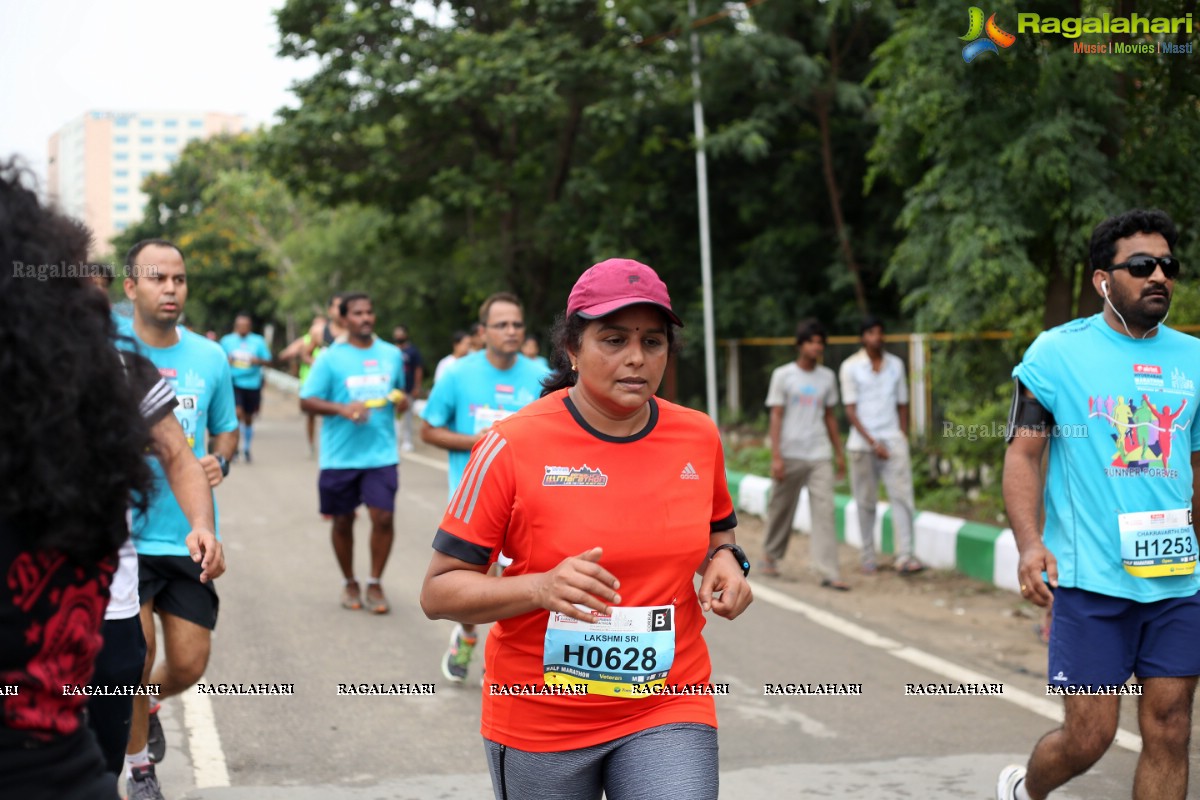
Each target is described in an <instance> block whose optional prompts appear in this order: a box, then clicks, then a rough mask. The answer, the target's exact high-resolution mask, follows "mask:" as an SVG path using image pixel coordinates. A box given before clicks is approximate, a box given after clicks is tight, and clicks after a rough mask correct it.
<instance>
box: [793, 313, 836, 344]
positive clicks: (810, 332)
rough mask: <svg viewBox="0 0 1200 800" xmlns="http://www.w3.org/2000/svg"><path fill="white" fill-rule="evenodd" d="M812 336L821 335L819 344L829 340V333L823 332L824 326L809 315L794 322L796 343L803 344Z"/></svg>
mask: <svg viewBox="0 0 1200 800" xmlns="http://www.w3.org/2000/svg"><path fill="white" fill-rule="evenodd" d="M814 336H820V337H821V344H826V343H827V342H828V341H829V334H827V333H826V332H825V326H824V325H822V324H821V323H820V322H819V321H817V320H816V319H813V318H812V317H809V318H808V319H802V320H800V322H798V323H797V324H796V344H804V343H805V342H807V341H808V340H809V339H811V338H813V337H814Z"/></svg>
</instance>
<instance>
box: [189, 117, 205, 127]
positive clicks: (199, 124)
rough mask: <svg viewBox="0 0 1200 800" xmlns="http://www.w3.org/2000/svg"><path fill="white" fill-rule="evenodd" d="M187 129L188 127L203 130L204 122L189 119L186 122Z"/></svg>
mask: <svg viewBox="0 0 1200 800" xmlns="http://www.w3.org/2000/svg"><path fill="white" fill-rule="evenodd" d="M188 127H189V128H203V127H204V120H202V119H189V120H188Z"/></svg>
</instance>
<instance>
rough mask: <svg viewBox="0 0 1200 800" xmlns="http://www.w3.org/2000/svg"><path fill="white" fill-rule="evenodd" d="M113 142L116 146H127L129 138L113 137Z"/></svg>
mask: <svg viewBox="0 0 1200 800" xmlns="http://www.w3.org/2000/svg"><path fill="white" fill-rule="evenodd" d="M113 142H115V143H116V144H128V143H129V137H128V136H114V137H113Z"/></svg>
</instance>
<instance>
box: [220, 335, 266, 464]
mask: <svg viewBox="0 0 1200 800" xmlns="http://www.w3.org/2000/svg"><path fill="white" fill-rule="evenodd" d="M251 324H252V322H251V319H250V315H249V314H238V316H237V319H236V320H234V322H233V333H229V334H226V335H225V336H224V337H223V338H222V339H221V348H222V349H223V350H224V351H225V353H226V355H227V356H228V357H229V366H230V367H231V368H232V370H233V399H234V403H235V404H236V405H237V418H238V425H239V429H240V432H241V443H242V455H243V456H244V457H245V459H246V462H247V463H249V462H250V461H251V455H250V446H251V444H253V443H254V418H255V417H256V416H258V411H259V409H260V408H262V385H263V367H264V366H266V365H267V364H270V363H271V349H270V348H269V347H267V340H266V339H264V338H263V337H261V336H259V335H258V334H257V333H252V332H251V331H250V326H251Z"/></svg>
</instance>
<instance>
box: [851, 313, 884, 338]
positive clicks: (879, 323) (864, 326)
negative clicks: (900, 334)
mask: <svg viewBox="0 0 1200 800" xmlns="http://www.w3.org/2000/svg"><path fill="white" fill-rule="evenodd" d="M871 328H881V329H883V330H886V328H884V325H883V320H881V319H880V318H879V317H877V316H875V315H874V314H868V315H867V316H865V317H863V318H862V322H860V323H859V325H858V335H859V336H862V335H863V334H864V333H866V332H867V331H869V330H871Z"/></svg>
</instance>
